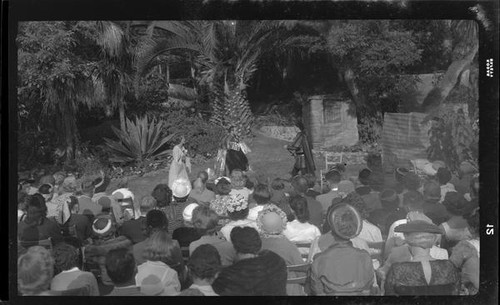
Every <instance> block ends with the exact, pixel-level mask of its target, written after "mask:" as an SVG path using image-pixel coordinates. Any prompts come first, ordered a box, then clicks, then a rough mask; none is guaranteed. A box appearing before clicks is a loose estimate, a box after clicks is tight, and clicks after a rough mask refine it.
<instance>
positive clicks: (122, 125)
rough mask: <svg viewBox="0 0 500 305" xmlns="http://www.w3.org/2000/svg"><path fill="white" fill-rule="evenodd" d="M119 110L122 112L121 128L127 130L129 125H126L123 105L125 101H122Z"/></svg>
mask: <svg viewBox="0 0 500 305" xmlns="http://www.w3.org/2000/svg"><path fill="white" fill-rule="evenodd" d="M118 111H119V112H120V128H121V130H122V131H125V130H127V126H126V125H125V105H123V101H121V102H120V104H119V106H118Z"/></svg>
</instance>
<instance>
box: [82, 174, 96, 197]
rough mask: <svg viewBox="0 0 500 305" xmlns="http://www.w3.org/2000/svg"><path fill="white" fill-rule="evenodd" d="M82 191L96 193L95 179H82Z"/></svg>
mask: <svg viewBox="0 0 500 305" xmlns="http://www.w3.org/2000/svg"><path fill="white" fill-rule="evenodd" d="M81 188H82V193H83V194H93V193H94V181H93V180H91V179H88V178H87V179H85V180H83V181H82V185H81Z"/></svg>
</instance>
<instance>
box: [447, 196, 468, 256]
mask: <svg viewBox="0 0 500 305" xmlns="http://www.w3.org/2000/svg"><path fill="white" fill-rule="evenodd" d="M443 205H444V206H445V207H446V210H447V211H448V213H449V214H450V215H451V217H450V219H448V220H447V221H446V222H443V223H442V224H440V225H439V227H440V228H441V229H442V230H443V231H444V236H443V239H442V240H441V246H442V247H443V248H444V249H447V250H448V252H451V249H452V248H453V247H454V246H455V245H456V244H457V243H458V242H460V241H461V240H467V239H471V237H472V236H471V232H470V231H469V226H468V224H467V220H466V219H465V217H464V216H466V215H469V214H471V213H472V211H473V210H474V208H475V205H474V204H473V203H471V202H469V201H467V200H466V199H465V198H464V197H463V196H461V195H460V194H459V193H457V192H447V193H446V195H445V197H444V201H443Z"/></svg>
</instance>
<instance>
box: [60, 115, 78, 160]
mask: <svg viewBox="0 0 500 305" xmlns="http://www.w3.org/2000/svg"><path fill="white" fill-rule="evenodd" d="M61 117H62V120H63V122H62V123H63V124H62V125H63V129H64V142H65V152H66V164H69V163H70V162H71V161H72V160H74V159H75V139H76V133H77V130H76V126H75V117H74V116H73V115H71V114H69V113H65V114H63V115H61Z"/></svg>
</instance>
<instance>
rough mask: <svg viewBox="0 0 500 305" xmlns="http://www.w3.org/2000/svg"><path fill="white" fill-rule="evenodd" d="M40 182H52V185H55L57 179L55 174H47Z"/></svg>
mask: <svg viewBox="0 0 500 305" xmlns="http://www.w3.org/2000/svg"><path fill="white" fill-rule="evenodd" d="M39 184H40V185H43V184H50V185H51V186H54V185H55V184H56V179H55V178H54V176H53V175H45V176H43V177H41V178H40V181H39Z"/></svg>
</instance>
